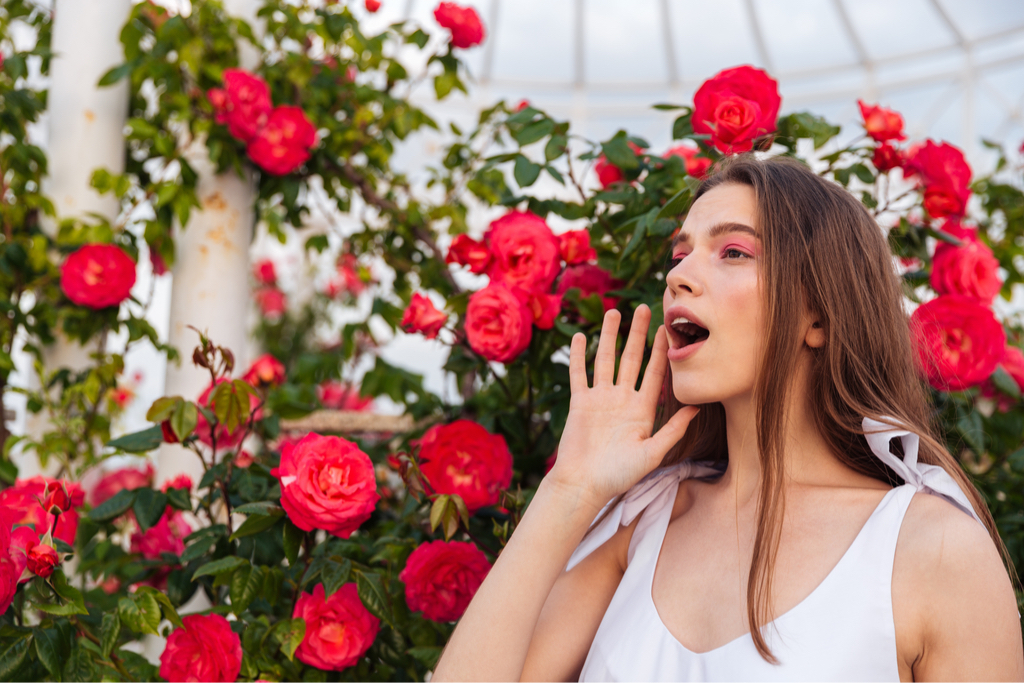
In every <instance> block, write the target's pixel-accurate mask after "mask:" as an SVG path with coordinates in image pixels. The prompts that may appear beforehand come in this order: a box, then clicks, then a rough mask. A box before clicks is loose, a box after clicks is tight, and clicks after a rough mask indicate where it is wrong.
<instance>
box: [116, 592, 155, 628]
mask: <svg viewBox="0 0 1024 683" xmlns="http://www.w3.org/2000/svg"><path fill="white" fill-rule="evenodd" d="M117 613H118V614H119V615H120V617H121V621H123V622H124V625H125V626H127V627H128V628H130V629H131V630H132V631H135V632H136V633H149V634H152V635H158V632H157V627H159V626H160V605H159V604H158V603H157V601H156V598H154V597H153V596H152V595H151V594H150V593H142V592H140V593H135V594H134V595H130V596H127V597H124V598H121V599H120V600H118V602H117Z"/></svg>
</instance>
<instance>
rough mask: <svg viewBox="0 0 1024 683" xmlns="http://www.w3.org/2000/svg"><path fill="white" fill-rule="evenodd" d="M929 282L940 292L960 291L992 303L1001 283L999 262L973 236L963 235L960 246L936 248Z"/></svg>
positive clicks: (989, 250) (984, 302) (983, 244)
mask: <svg viewBox="0 0 1024 683" xmlns="http://www.w3.org/2000/svg"><path fill="white" fill-rule="evenodd" d="M931 283H932V289H934V290H935V291H936V292H938V293H939V294H963V295H964V296H969V297H971V298H972V299H977V300H978V302H979V303H983V304H986V305H988V304H991V303H992V299H993V298H995V296H996V294H998V293H999V290H1000V289H1001V288H1002V286H1003V282H1002V280H1000V279H999V261H997V260H996V257H995V256H993V255H992V250H991V249H989V248H988V246H987V245H986V244H985V243H984V242H982V241H981V240H979V239H978V238H977V237H976V236H974V235H971V236H970V237H967V238H965V239H964V240H963V246H960V247H956V246H953V245H947V248H944V249H936V250H935V258H934V259H933V260H932V277H931Z"/></svg>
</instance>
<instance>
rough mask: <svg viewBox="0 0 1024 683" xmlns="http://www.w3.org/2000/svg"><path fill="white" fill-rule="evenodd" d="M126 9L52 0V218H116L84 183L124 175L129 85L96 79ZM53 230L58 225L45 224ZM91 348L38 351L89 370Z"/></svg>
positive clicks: (113, 52)
mask: <svg viewBox="0 0 1024 683" xmlns="http://www.w3.org/2000/svg"><path fill="white" fill-rule="evenodd" d="M130 10H131V0H89V2H82V1H81V0H57V2H56V5H55V8H54V15H53V39H52V41H53V42H52V46H53V52H54V57H53V61H52V62H51V63H50V88H49V94H48V113H47V116H48V122H49V133H48V141H47V145H46V146H47V156H48V157H49V175H48V177H47V178H46V179H45V180H44V182H43V191H44V192H45V193H46V194H47V195H48V196H50V197H51V198H52V199H53V203H54V208H55V209H56V211H57V218H58V220H59V219H62V218H71V217H77V216H82V217H85V216H86V215H87V214H89V213H99V214H102V215H104V216H106V217H108V218H109V219H110V220H113V219H114V218H116V216H117V213H118V201H117V199H116V198H115V197H112V196H109V195H108V196H103V197H101V196H100V195H99V194H98V193H97V192H96V191H95V190H93V189H92V187H91V186H90V184H89V180H90V178H91V177H92V172H93V171H94V170H95V169H97V168H107V169H109V170H110V171H111V172H113V173H121V172H122V171H123V170H124V138H123V135H122V130H123V129H124V123H125V117H126V116H127V109H128V86H127V83H125V82H121V83H118V84H117V85H115V86H112V87H105V88H99V87H97V85H96V84H97V83H98V82H99V80H100V78H101V77H102V76H103V74H104V73H106V72H107V71H108V70H110V69H111V68H113V67H115V66H117V65H118V64H120V63H122V62H123V61H124V53H123V51H122V49H121V41H120V34H121V27H122V26H123V25H124V23H125V21H126V19H127V17H128V13H129V11H130ZM49 227H50V229H53V230H55V229H56V224H50V226H49ZM89 352H90V349H88V348H83V347H81V346H79V345H78V344H77V343H75V342H71V341H68V340H65V339H62V338H60V337H58V341H56V342H55V343H54V344H52V345H51V346H49V347H48V348H46V349H45V350H44V356H45V361H46V368H47V370H56V369H57V368H60V367H70V368H73V369H80V368H83V367H85V366H87V365H88V364H89V363H90V362H91V361H90V359H89ZM48 419H49V418H48V416H47V415H45V414H39V415H34V416H28V419H27V420H26V431H27V432H28V433H30V434H33V435H36V436H38V435H39V434H41V433H42V432H43V431H45V429H46V423H47V421H48ZM16 464H17V465H18V468H19V472H20V474H21V476H23V477H30V476H32V475H34V474H37V473H39V464H38V462H37V461H36V458H35V457H34V456H30V457H22V456H20V455H19V456H17V457H16Z"/></svg>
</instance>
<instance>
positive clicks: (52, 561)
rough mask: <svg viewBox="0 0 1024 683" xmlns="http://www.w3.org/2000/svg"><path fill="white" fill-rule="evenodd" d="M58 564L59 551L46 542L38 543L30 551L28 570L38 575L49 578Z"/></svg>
mask: <svg viewBox="0 0 1024 683" xmlns="http://www.w3.org/2000/svg"><path fill="white" fill-rule="evenodd" d="M58 564H60V557H58V556H57V551H56V550H54V549H53V548H51V547H50V546H48V545H46V544H45V543H36V544H35V545H34V546H32V547H31V548H30V549H29V551H28V570H29V571H30V572H32V573H33V574H35V575H36V576H41V577H43V578H44V579H45V578H48V577H49V576H50V574H52V573H53V568H54V567H56V566H57V565H58Z"/></svg>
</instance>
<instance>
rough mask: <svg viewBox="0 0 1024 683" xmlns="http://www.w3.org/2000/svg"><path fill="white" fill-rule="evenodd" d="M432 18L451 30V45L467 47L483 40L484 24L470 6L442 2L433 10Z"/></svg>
mask: <svg viewBox="0 0 1024 683" xmlns="http://www.w3.org/2000/svg"><path fill="white" fill-rule="evenodd" d="M434 19H436V20H437V23H439V24H440V25H441V26H442V27H443V28H446V29H448V30H449V31H451V32H452V47H460V48H467V47H473V46H474V45H479V44H480V43H482V42H484V25H483V22H481V21H480V15H479V14H477V13H476V10H475V9H473V8H472V7H461V6H459V5H456V4H455V3H454V2H442V3H441V4H440V5H438V6H437V8H436V9H435V10H434Z"/></svg>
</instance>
